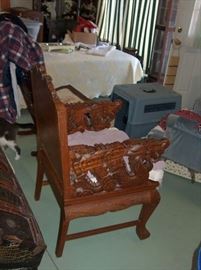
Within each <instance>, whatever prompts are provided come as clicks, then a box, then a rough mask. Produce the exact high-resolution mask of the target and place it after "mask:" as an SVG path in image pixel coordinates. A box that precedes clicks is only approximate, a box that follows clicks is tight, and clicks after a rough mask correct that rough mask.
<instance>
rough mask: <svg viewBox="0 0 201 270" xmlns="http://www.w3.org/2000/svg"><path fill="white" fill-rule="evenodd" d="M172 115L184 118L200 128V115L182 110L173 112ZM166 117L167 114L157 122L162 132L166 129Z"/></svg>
mask: <svg viewBox="0 0 201 270" xmlns="http://www.w3.org/2000/svg"><path fill="white" fill-rule="evenodd" d="M174 114H176V115H179V116H182V117H184V118H186V119H189V120H193V121H196V122H197V127H198V128H199V127H200V126H201V115H199V114H197V113H195V112H193V111H190V110H184V109H183V110H180V111H177V112H174ZM168 115H169V114H167V115H166V116H165V117H163V118H161V120H160V122H159V126H160V127H161V128H162V129H164V130H166V128H167V118H168Z"/></svg>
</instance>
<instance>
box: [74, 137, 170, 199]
mask: <svg viewBox="0 0 201 270" xmlns="http://www.w3.org/2000/svg"><path fill="white" fill-rule="evenodd" d="M168 144H169V142H168V140H167V139H162V140H156V139H137V140H136V139H129V140H126V141H124V142H122V143H120V142H114V143H111V144H105V145H103V144H98V145H95V146H86V145H77V146H71V147H70V157H71V183H72V186H73V188H74V190H75V193H76V195H78V196H85V195H91V194H95V193H99V192H110V191H114V190H118V189H123V188H126V187H130V186H137V185H140V184H143V183H144V181H146V180H147V179H148V178H149V171H150V170H151V169H152V167H153V162H156V161H157V160H159V158H160V156H161V154H162V153H163V151H164V150H165V149H166V147H167V146H168Z"/></svg>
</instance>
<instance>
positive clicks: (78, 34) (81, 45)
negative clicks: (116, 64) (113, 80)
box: [41, 16, 116, 56]
mask: <svg viewBox="0 0 201 270" xmlns="http://www.w3.org/2000/svg"><path fill="white" fill-rule="evenodd" d="M41 46H42V48H43V50H44V51H48V52H59V53H71V52H73V51H74V50H80V49H83V50H86V53H87V54H92V55H99V56H106V55H108V54H109V53H110V52H111V51H113V50H114V49H116V47H115V46H112V45H109V44H108V43H105V42H98V27H97V25H96V24H95V23H93V22H92V21H90V20H86V19H84V18H82V17H80V16H79V17H78V19H77V24H76V26H75V28H74V29H73V31H72V32H70V31H68V32H67V33H66V35H65V38H64V40H63V42H62V43H44V44H41Z"/></svg>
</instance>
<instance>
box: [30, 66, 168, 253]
mask: <svg viewBox="0 0 201 270" xmlns="http://www.w3.org/2000/svg"><path fill="white" fill-rule="evenodd" d="M31 79H32V90H33V101H34V113H35V119H36V125H37V151H38V154H37V162H38V168H37V181H36V189H35V199H36V200H39V198H40V194H41V188H42V186H43V185H46V184H50V186H51V188H52V190H53V193H54V195H55V197H56V200H57V202H58V205H59V207H60V225H59V232H58V238H57V245H56V256H58V257H59V256H62V253H63V249H64V244H65V241H67V240H71V239H76V238H80V237H85V236H89V235H94V234H97V233H103V232H108V231H112V230H117V229H121V228H125V227H130V226H136V232H137V235H138V237H139V238H140V239H145V238H147V237H149V235H150V233H149V231H148V230H147V228H146V223H147V221H148V219H149V217H150V216H151V214H152V212H153V211H154V209H155V208H156V206H157V205H158V203H159V201H160V195H159V192H158V190H157V186H158V183H157V182H153V181H151V180H149V179H148V175H149V171H150V170H151V168H152V165H153V162H155V161H157V160H158V159H159V158H160V156H161V154H162V153H163V151H164V149H165V148H166V147H167V146H168V141H167V140H166V139H162V140H155V139H146V140H143V139H137V140H134V139H132V140H131V139H130V140H127V141H126V142H125V143H112V144H108V145H96V146H95V147H87V146H83V145H81V146H69V145H68V139H67V135H68V134H69V133H72V132H74V131H75V129H72V128H75V125H74V123H76V122H79V125H78V126H76V127H77V130H82V128H83V126H82V124H83V123H84V122H83V121H82V120H83V119H84V118H82V117H81V115H82V113H84V114H85V113H86V112H87V114H88V113H89V114H91V113H93V108H97V114H95V115H93V117H94V119H96V117H99V116H100V114H101V113H100V112H101V110H99V109H101V108H102V107H104V112H105V111H106V109H107V110H108V112H109V115H110V116H111V115H112V117H113V116H114V115H113V114H114V113H115V111H116V110H117V109H118V107H119V103H118V101H117V103H116V104H114V103H113V102H108V103H107V102H106V103H105V102H103V104H101V103H100V104H98V105H97V106H96V105H95V107H94V105H93V104H92V103H89V104H88V105H89V106H87V105H86V103H84V104H83V105H81V104H80V103H78V104H74V105H73V104H70V105H65V104H64V103H62V102H61V101H60V100H59V98H58V96H57V93H56V91H55V89H54V87H53V84H52V82H51V78H50V77H49V76H47V75H44V74H42V73H41V72H40V70H39V69H38V68H34V69H33V70H32V72H31ZM111 108H112V109H111ZM72 111H73V113H72ZM85 116H86V114H85ZM73 117H74V119H72V118H73ZM104 119H106V117H104ZM78 120H79V121H78ZM84 120H85V119H84ZM92 120H93V119H92ZM96 120H97V122H96V121H95V120H94V126H95V129H96V124H97V123H98V125H99V124H100V122H101V121H102V119H101V118H99V119H96ZM73 121H74V122H73ZM92 122H93V121H92ZM80 123H81V125H80ZM85 124H86V123H85ZM86 125H87V124H86ZM106 126H107V125H106ZM80 127H81V128H80ZM93 128H94V127H93ZM98 129H99V126H98ZM136 145H138V147H139V149H138V150H136V151H135V150H133V149H134V148H135V146H136ZM133 147H134V148H133ZM130 152H132V154H131V161H132V162H131V163H130V165H131V167H132V168H134V167H135V169H134V170H135V172H134V173H133V174H132V175H131V176H129V175H128V174H127V173H126V172H125V168H124V167H123V166H122V158H123V156H124V155H126V154H128V153H130ZM86 154H87V155H86ZM83 157H86V158H85V159H84V160H82V161H81V160H80V158H83ZM87 157H89V158H87ZM103 163H104V166H106V165H107V163H108V164H109V167H110V169H111V170H113V171H112V173H113V176H114V177H112V176H111V177H109V178H108V177H105V175H103V171H104V166H103ZM119 168H120V169H119ZM87 170H89V171H93V172H94V173H95V174H96V176H97V178H98V179H101V180H100V183H99V185H98V186H96V185H95V186H93V185H92V184H91V183H90V184H89V183H85V180H86V172H87ZM72 171H73V173H74V176H75V178H76V181H75V182H73V184H72V181H73V180H72V175H71V173H72ZM115 175H118V176H119V177H118V178H115V177H116V176H115ZM103 176H104V177H103ZM45 177H46V179H47V180H44V178H45ZM101 177H102V178H101ZM103 178H104V179H103ZM110 178H111V179H110ZM83 179H84V180H83ZM117 182H118V185H117ZM79 185H80V186H79ZM78 191H79V192H78ZM139 204H140V205H142V208H141V211H140V214H139V218H138V219H137V220H134V221H129V222H124V223H121V224H116V225H111V226H107V227H102V228H97V229H92V230H89V231H84V232H77V233H73V234H68V227H69V223H70V221H71V220H73V219H76V218H79V217H86V216H96V215H100V214H103V213H106V212H108V211H117V210H122V209H126V208H128V207H130V206H133V205H139Z"/></svg>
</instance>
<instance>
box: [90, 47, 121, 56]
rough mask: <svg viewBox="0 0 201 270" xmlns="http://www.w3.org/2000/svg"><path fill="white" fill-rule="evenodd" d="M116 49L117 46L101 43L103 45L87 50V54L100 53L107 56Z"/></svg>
mask: <svg viewBox="0 0 201 270" xmlns="http://www.w3.org/2000/svg"><path fill="white" fill-rule="evenodd" d="M115 49H116V47H115V46H110V45H108V46H105V45H101V46H96V47H95V48H91V49H89V50H88V51H87V54H92V55H99V56H107V55H108V54H109V53H110V52H112V51H113V50H115Z"/></svg>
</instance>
